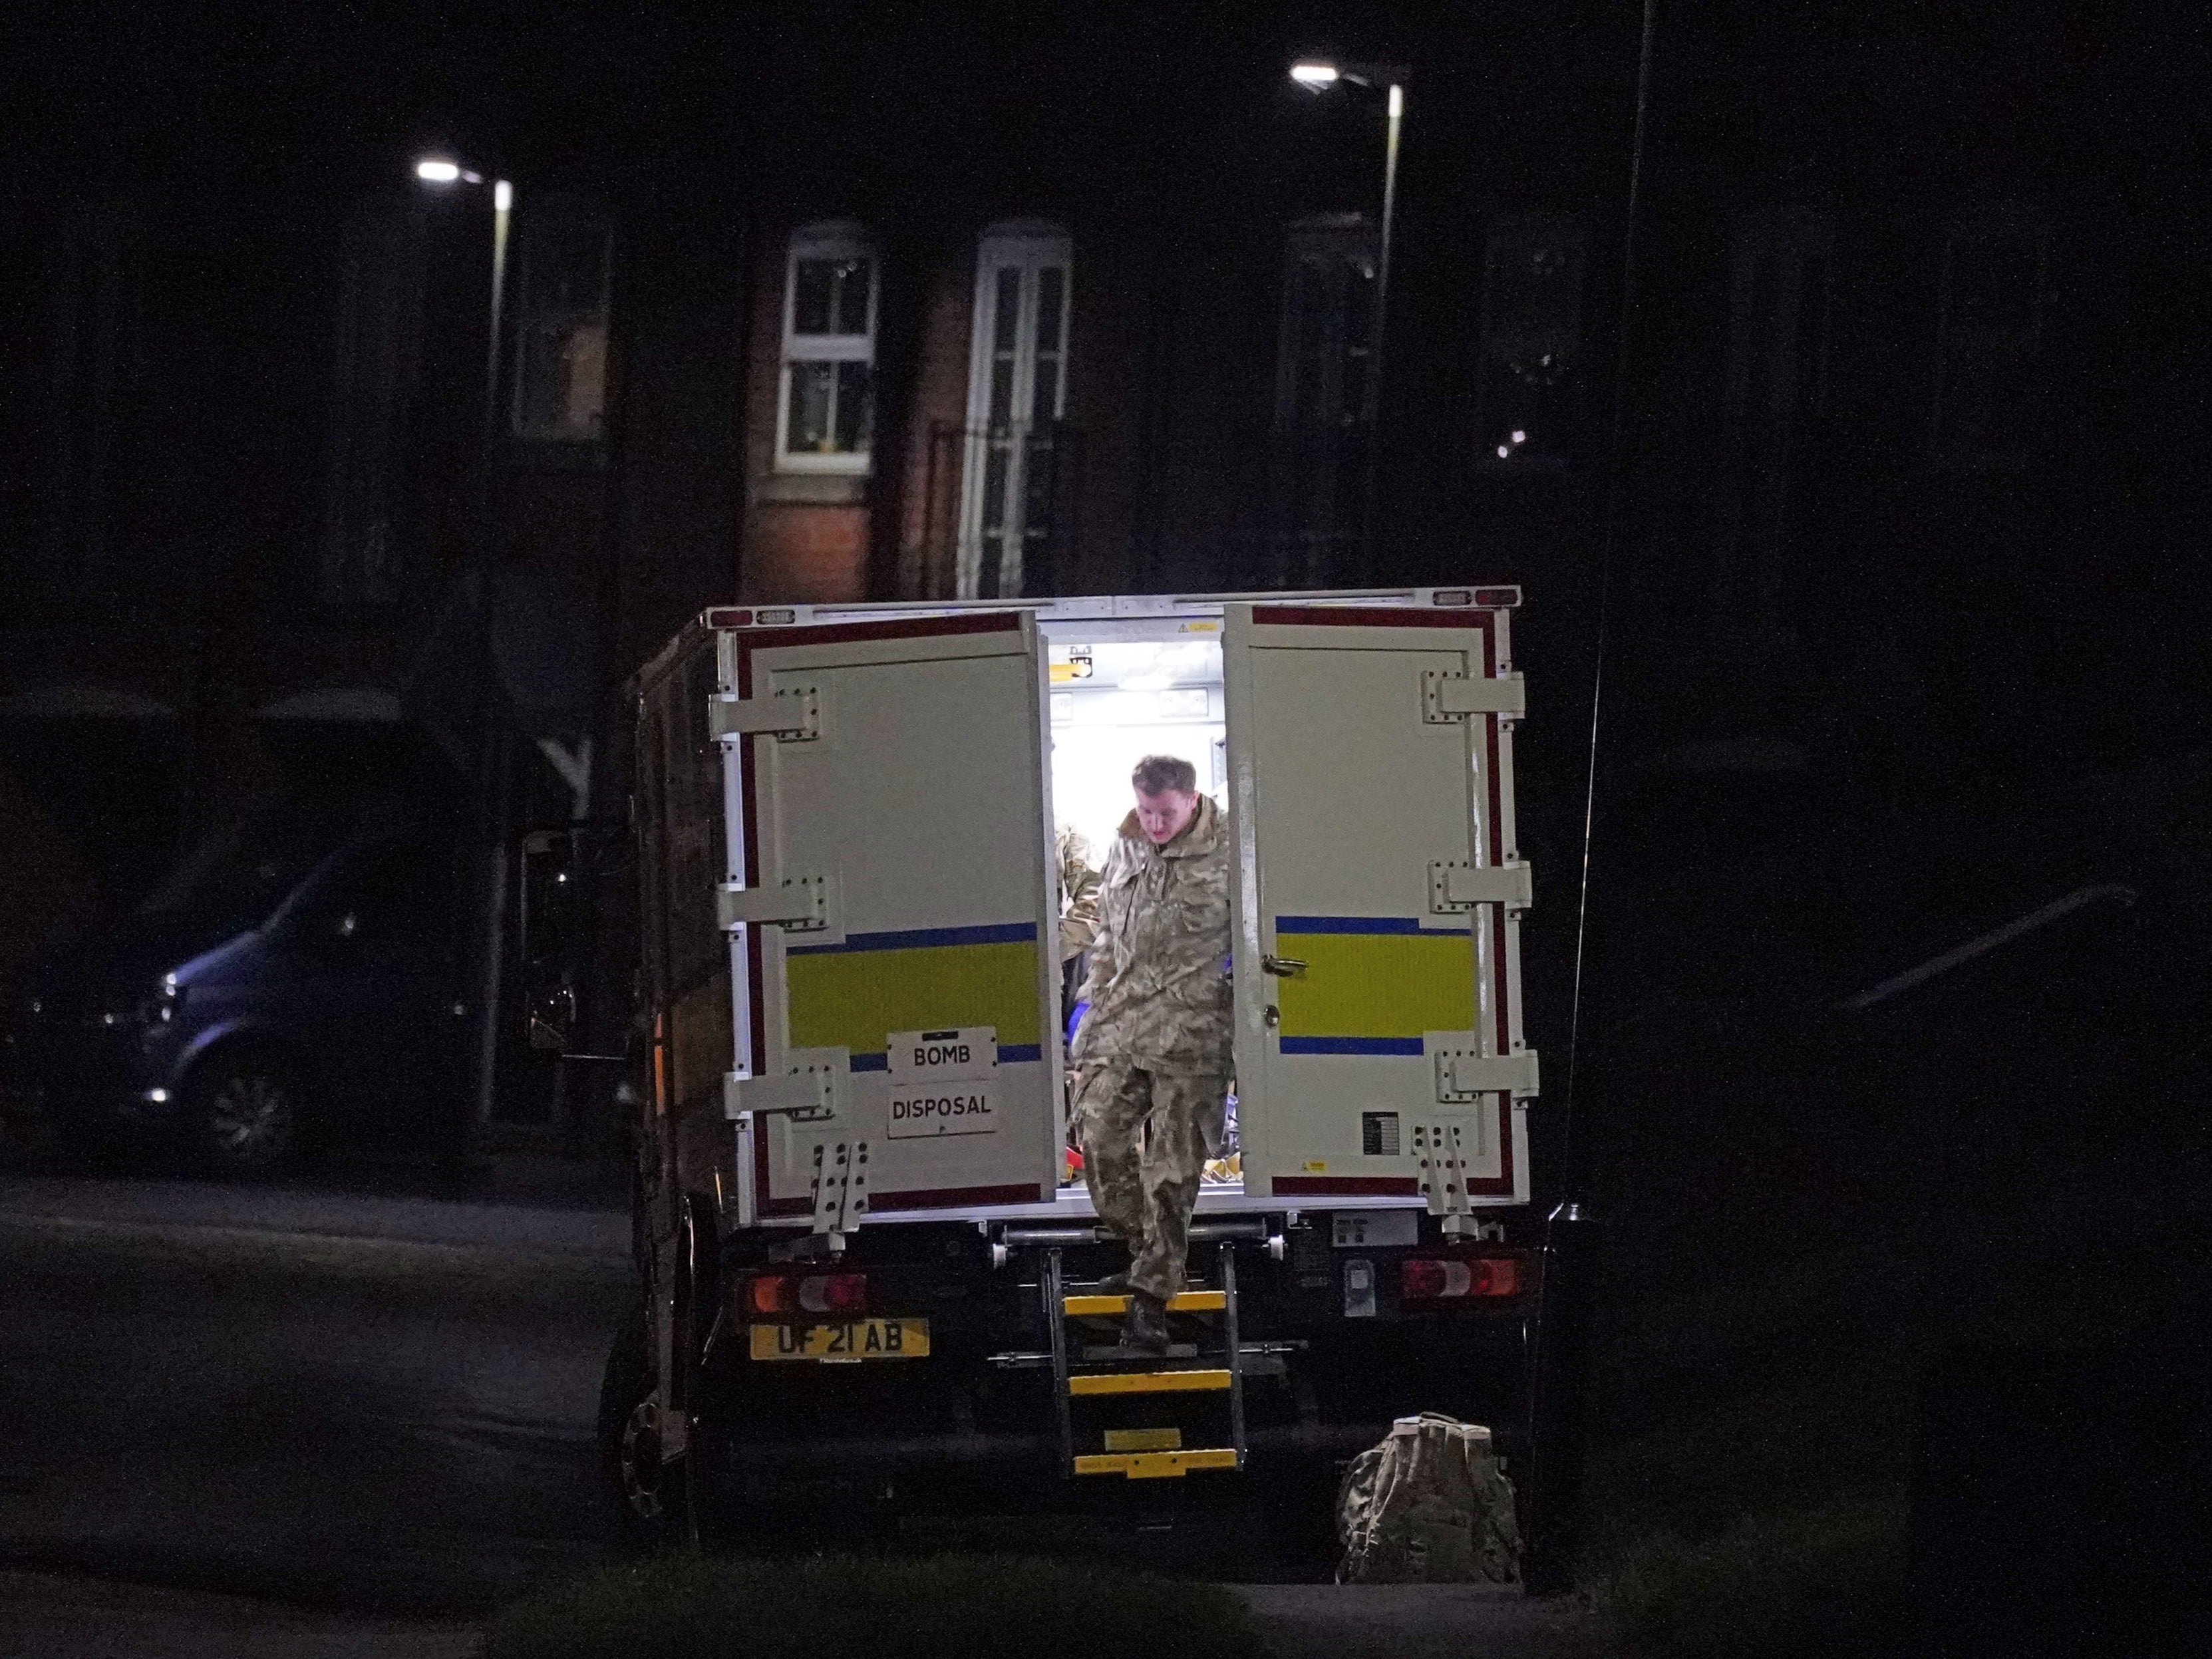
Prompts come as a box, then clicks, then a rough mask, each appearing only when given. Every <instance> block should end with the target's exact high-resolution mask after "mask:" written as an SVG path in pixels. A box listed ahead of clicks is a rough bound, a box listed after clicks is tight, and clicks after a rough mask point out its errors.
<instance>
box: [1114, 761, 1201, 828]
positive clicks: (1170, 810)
mask: <svg viewBox="0 0 2212 1659" xmlns="http://www.w3.org/2000/svg"><path fill="white" fill-rule="evenodd" d="M1129 781H1130V783H1131V784H1133V786H1135V787H1136V791H1137V827H1138V828H1139V829H1142V830H1143V831H1144V832H1145V839H1146V841H1149V842H1152V845H1153V846H1155V847H1164V846H1166V845H1167V844H1168V842H1171V841H1173V840H1174V839H1175V838H1176V836H1179V835H1181V834H1182V832H1183V831H1184V830H1186V829H1189V828H1190V821H1191V820H1192V819H1193V818H1194V817H1197V816H1198V769H1197V768H1196V767H1194V766H1193V765H1192V764H1191V763H1189V762H1188V761H1187V760H1178V759H1176V757H1174V756H1173V755H1147V756H1146V757H1144V759H1142V760H1140V761H1139V762H1138V763H1137V769H1136V770H1135V771H1133V772H1132V773H1131V774H1130V775H1129Z"/></svg>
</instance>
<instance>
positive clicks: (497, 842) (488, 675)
mask: <svg viewBox="0 0 2212 1659" xmlns="http://www.w3.org/2000/svg"><path fill="white" fill-rule="evenodd" d="M415 176H416V178H417V179H421V180H422V182H423V183H424V184H426V185H437V186H439V187H441V188H443V187H445V186H447V185H483V183H485V182H486V181H485V179H484V176H483V174H482V173H475V172H471V170H470V169H469V168H467V167H462V166H461V165H460V164H459V162H457V161H448V160H446V159H443V158H441V157H437V156H429V157H425V158H424V159H423V160H422V161H417V162H416V164H415ZM490 183H491V207H492V223H491V319H490V328H489V338H488V339H487V341H486V343H485V345H484V392H483V441H482V445H481V449H482V453H481V454H480V455H479V457H478V471H477V534H476V538H475V540H476V546H475V549H474V558H473V562H474V563H475V565H476V593H477V601H478V604H479V605H480V607H481V610H482V614H483V619H484V639H483V662H482V664H481V665H480V668H479V672H478V681H477V715H478V718H479V720H481V722H482V731H481V732H480V733H479V734H478V735H479V743H480V749H479V754H480V757H481V758H480V762H479V765H480V773H479V777H478V782H479V785H480V787H481V792H482V793H480V794H479V795H478V797H477V799H478V803H479V805H480V806H481V807H482V808H483V811H484V814H485V817H486V820H487V821H488V823H489V825H490V829H491V835H490V836H489V840H490V848H489V867H488V868H487V869H486V871H485V872H484V888H485V891H484V915H483V929H484V932H483V980H482V981H481V983H480V984H479V986H478V997H477V1033H476V1036H477V1076H476V1103H475V1117H476V1121H477V1125H478V1127H480V1128H488V1127H489V1125H490V1123H491V1121H492V1115H493V1109H494V1107H495V1103H496V1101H497V1097H498V1088H499V1026H500V1011H501V981H502V980H503V979H504V978H505V976H506V972H507V961H506V957H507V816H508V813H509V811H510V810H511V801H510V787H509V786H510V782H511V778H512V774H513V764H512V759H511V755H510V751H509V748H508V734H507V730H506V727H505V726H504V725H503V724H502V723H501V720H499V718H498V713H497V710H498V706H499V697H498V695H497V693H498V681H497V670H496V669H495V665H494V664H493V662H492V647H491V611H492V538H493V535H494V532H495V528H496V526H495V496H496V494H497V478H498V470H499V463H498V444H499V346H500V316H501V302H502V301H503V300H504V298H505V295H506V290H507V218H508V216H509V214H510V213H511V212H512V210H513V207H514V186H513V185H512V184H510V183H508V182H507V180H506V179H493V180H491V181H490Z"/></svg>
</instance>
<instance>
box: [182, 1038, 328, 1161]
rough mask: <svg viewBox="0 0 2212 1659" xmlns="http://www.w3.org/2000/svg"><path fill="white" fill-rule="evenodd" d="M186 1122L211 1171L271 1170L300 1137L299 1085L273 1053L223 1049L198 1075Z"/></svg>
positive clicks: (196, 1152)
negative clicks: (232, 1051) (228, 1052)
mask: <svg viewBox="0 0 2212 1659" xmlns="http://www.w3.org/2000/svg"><path fill="white" fill-rule="evenodd" d="M183 1127H184V1129H185V1133H186V1135H187V1136H188V1137H189V1139H190V1142H191V1144H190V1147H189V1151H190V1152H191V1155H192V1158H193V1160H194V1162H196V1163H197V1164H199V1165H200V1166H201V1167H202V1168H204V1169H205V1170H208V1171H209V1172H210V1173H211V1174H215V1175H225V1176H262V1175H267V1174H270V1172H271V1171H273V1170H276V1169H277V1168H279V1167H280V1166H281V1165H282V1164H283V1163H284V1161H285V1160H286V1159H287V1158H289V1157H290V1156H291V1154H292V1150H293V1147H294V1146H295V1143H296V1142H297V1141H298V1139H299V1134H300V1089H299V1085H298V1083H297V1082H296V1081H295V1079H294V1077H293V1074H292V1073H291V1070H290V1068H289V1067H288V1066H284V1065H283V1063H282V1062H281V1061H279V1060H277V1059H276V1057H275V1056H273V1055H270V1054H266V1053H264V1052H260V1051H257V1050H252V1049H245V1050H240V1051H239V1052H237V1053H235V1054H228V1055H220V1054H219V1055H217V1056H216V1060H214V1062H213V1063H212V1064H210V1065H208V1066H204V1067H203V1068H202V1069H201V1070H200V1072H199V1073H198V1074H197V1076H195V1077H194V1078H193V1079H192V1082H191V1091H190V1093H189V1094H188V1096H187V1097H186V1101H185V1112H184V1118H183Z"/></svg>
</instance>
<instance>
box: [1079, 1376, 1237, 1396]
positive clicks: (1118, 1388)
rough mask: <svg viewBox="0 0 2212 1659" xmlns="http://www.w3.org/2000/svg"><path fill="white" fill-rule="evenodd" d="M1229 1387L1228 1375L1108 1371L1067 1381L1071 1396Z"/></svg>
mask: <svg viewBox="0 0 2212 1659" xmlns="http://www.w3.org/2000/svg"><path fill="white" fill-rule="evenodd" d="M1228 1386H1229V1373H1228V1372H1227V1371H1111V1372H1108V1373H1105V1374H1103V1375H1099V1376H1071V1377H1069V1378H1068V1379H1067V1391H1068V1393H1070V1394H1191V1393H1194V1392H1197V1391H1199V1390H1202V1389H1225V1388H1227V1387H1228Z"/></svg>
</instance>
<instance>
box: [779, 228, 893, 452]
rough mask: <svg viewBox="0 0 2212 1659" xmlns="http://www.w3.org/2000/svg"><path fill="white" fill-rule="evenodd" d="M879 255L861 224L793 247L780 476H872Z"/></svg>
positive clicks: (804, 238) (796, 239)
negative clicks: (870, 448)
mask: <svg viewBox="0 0 2212 1659" xmlns="http://www.w3.org/2000/svg"><path fill="white" fill-rule="evenodd" d="M876 264H877V261H876V254H875V249H874V247H873V246H872V244H871V243H870V242H869V240H868V237H867V233H866V231H864V230H863V229H862V228H860V226H859V225H855V224H821V225H809V226H807V227H805V228H804V229H802V230H799V232H797V233H796V234H793V237H792V239H791V256H790V259H789V261H788V263H787V265H786V268H785V272H784V284H783V381H782V388H781V393H780V398H779V404H778V409H777V413H776V438H775V454H776V462H775V464H776V470H777V471H782V472H866V471H867V470H868V443H869V438H870V434H871V429H872V427H873V425H874V422H875V387H874V384H873V381H874V374H875V361H876Z"/></svg>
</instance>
